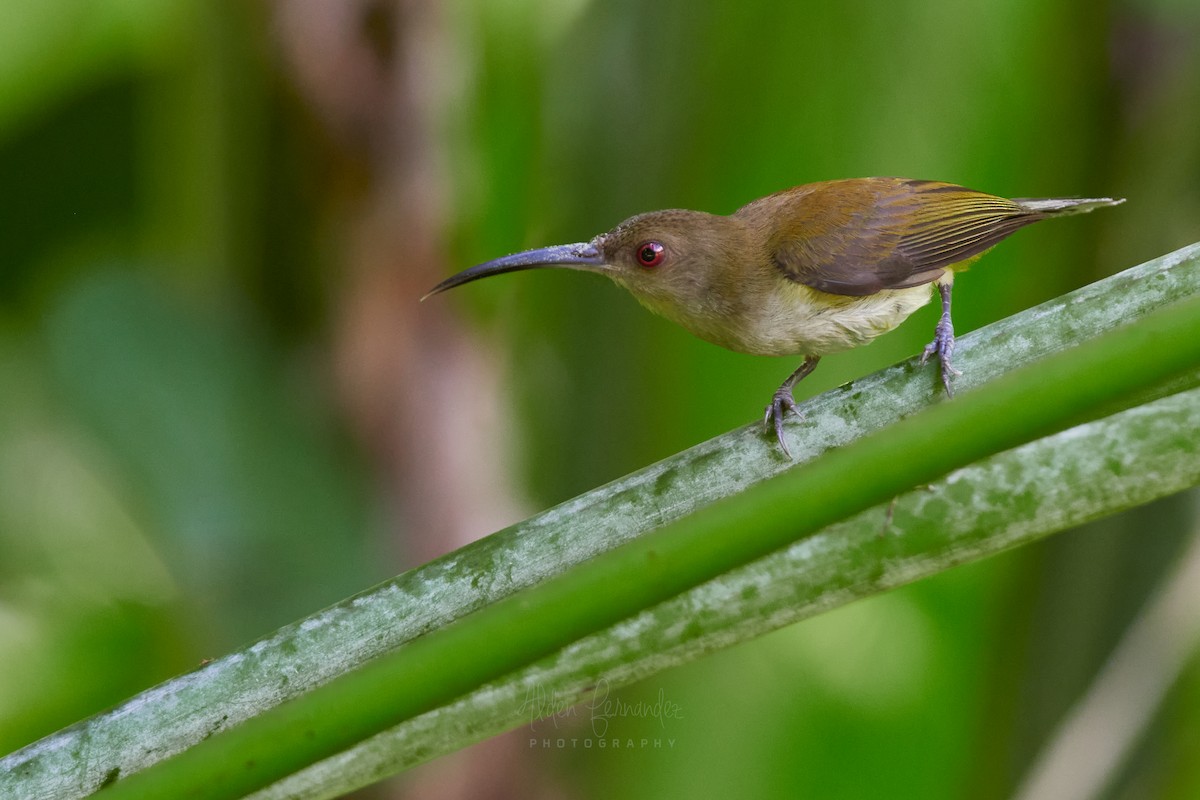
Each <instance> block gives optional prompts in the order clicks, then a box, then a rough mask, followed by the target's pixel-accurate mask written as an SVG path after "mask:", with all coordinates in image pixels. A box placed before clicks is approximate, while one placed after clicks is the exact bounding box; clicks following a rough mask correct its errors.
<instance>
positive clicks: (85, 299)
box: [0, 0, 1200, 798]
mask: <svg viewBox="0 0 1200 800" xmlns="http://www.w3.org/2000/svg"><path fill="white" fill-rule="evenodd" d="M864 175H902V176H907V177H915V178H931V179H940V180H948V181H955V182H959V183H963V184H966V185H968V186H972V187H974V188H978V189H982V190H986V191H991V192H995V193H997V194H1003V195H1009V196H1053V195H1093V196H1099V195H1116V196H1125V197H1128V198H1129V199H1130V202H1129V203H1127V204H1126V205H1125V206H1123V207H1121V208H1120V209H1116V210H1113V211H1104V212H1102V213H1097V214H1094V215H1090V216H1088V217H1086V218H1080V219H1076V220H1071V221H1069V222H1063V223H1056V224H1053V225H1046V226H1038V227H1036V228H1033V229H1031V230H1028V231H1023V232H1021V233H1020V234H1019V235H1018V236H1016V237H1014V239H1012V240H1011V241H1009V242H1006V243H1005V244H1004V245H1002V246H1001V247H1000V248H999V249H998V250H997V251H996V252H995V253H993V254H991V255H990V256H988V258H987V259H986V260H985V261H983V262H982V263H981V265H979V266H978V267H977V268H975V269H973V270H972V271H971V272H970V274H969V275H967V276H965V277H964V278H963V279H962V280H961V281H960V283H959V286H960V290H959V291H958V292H956V297H955V301H956V315H955V316H956V323H957V326H958V330H959V331H960V332H966V331H969V330H972V329H974V328H977V327H979V326H981V325H984V324H986V323H988V322H990V321H993V320H995V319H998V318H1001V317H1004V316H1007V315H1009V314H1012V313H1014V312H1016V311H1018V310H1020V309H1022V308H1025V307H1028V306H1030V305H1032V304H1035V303H1038V302H1041V301H1043V300H1046V299H1048V298H1051V297H1053V296H1055V295H1058V294H1061V293H1063V292H1065V291H1067V290H1070V289H1072V288H1074V287H1077V286H1079V285H1082V284H1085V283H1088V282H1091V281H1093V280H1095V279H1097V278H1100V277H1102V276H1104V275H1107V274H1110V273H1112V272H1115V271H1117V270H1120V269H1122V268H1124V267H1128V266H1132V265H1134V264H1136V263H1140V262H1142V261H1145V260H1147V259H1149V258H1151V257H1154V256H1157V255H1160V254H1162V253H1165V252H1167V251H1169V250H1172V249H1175V248H1177V247H1180V246H1182V245H1185V244H1188V243H1191V242H1193V241H1196V240H1200V5H1197V4H1196V3H1195V2H1192V0H1111V1H1110V2H1107V3H1096V2H1095V0H1061V1H1060V2H1054V3H1047V2H1044V0H983V1H982V2H977V3H962V2H955V0H896V1H895V2H889V3H866V2H848V3H841V4H836V3H819V2H795V3H786V4H784V3H764V2H751V1H750V0H747V1H746V2H741V3H725V2H717V0H688V2H681V1H679V0H668V1H667V2H660V3H653V4H648V3H639V2H634V1H633V0H613V1H610V2H604V3H600V2H587V0H492V2H486V1H485V0H456V1H452V2H445V3H437V2H419V1H418V0H408V2H394V3H387V2H368V1H367V0H353V1H351V2H323V0H276V2H258V3H242V2H237V0H209V1H208V2H203V1H202V0H175V1H174V2H168V1H167V0H45V2H40V3H28V2H18V0H0V247H2V249H0V753H4V752H8V751H10V750H13V749H16V748H17V747H20V746H22V745H24V744H26V743H28V742H31V741H33V740H35V739H37V738H39V737H41V736H43V735H46V734H48V733H51V732H53V731H54V730H55V729H57V728H59V727H61V726H63V725H66V724H69V723H71V722H73V721H75V720H77V719H80V718H82V717H85V716H87V715H90V714H92V713H95V712H97V711H99V710H102V709H104V708H105V707H107V706H109V705H111V704H113V703H116V702H118V701H120V700H122V699H124V698H125V697H127V696H129V695H131V694H133V693H135V692H136V691H138V690H140V689H142V688H145V687H147V686H149V685H151V684H153V683H156V682H158V681H161V680H163V679H165V678H167V677H169V676H171V675H173V674H175V673H177V672H180V671H185V670H187V669H190V668H192V667H194V666H195V665H196V664H198V663H199V662H200V661H201V660H202V659H204V658H211V657H216V656H219V655H221V654H223V653H224V652H226V651H228V650H229V649H231V648H233V647H236V646H238V645H240V644H244V643H246V642H249V641H252V640H253V639H254V638H255V637H257V636H260V635H262V634H265V633H267V632H269V631H270V630H272V629H273V628H274V627H276V626H278V625H281V624H284V623H286V622H289V621H292V620H294V619H296V618H298V617H300V616H303V615H305V614H307V613H310V612H312V611H315V610H316V609H318V608H320V607H322V606H324V605H327V604H329V603H331V602H334V601H336V600H338V599H340V598H341V597H343V596H345V595H348V594H351V593H353V592H355V591H357V590H360V589H362V588H365V587H367V586H369V585H370V584H372V583H374V582H376V581H378V580H381V579H383V578H386V577H388V576H390V575H392V574H394V573H396V572H399V571H400V570H402V569H404V568H407V567H409V566H413V565H415V564H417V563H420V562H422V561H424V560H426V559H428V558H430V557H433V556H435V555H437V554H440V553H442V552H446V551H448V550H449V549H452V548H453V547H456V546H458V545H460V544H462V543H463V542H465V541H467V540H468V539H470V538H472V537H476V536H479V535H483V534H485V533H487V532H489V531H490V530H492V529H494V528H497V527H499V526H501V525H503V524H506V523H508V522H511V521H514V520H516V519H519V518H520V517H522V516H524V515H525V514H527V513H529V512H531V511H534V510H537V509H540V508H543V507H546V506H548V505H551V504H553V503H556V502H559V501H562V500H565V499H567V498H569V497H571V496H573V495H575V494H577V493H579V492H581V491H584V490H586V489H588V488H591V487H593V486H596V485H599V484H601V483H603V482H606V481H609V480H612V479H614V478H616V477H618V476H620V475H622V474H624V473H626V472H629V471H631V470H633V469H636V468H638V467H640V466H643V465H645V464H647V463H649V462H651V461H654V460H657V459H659V458H662V457H665V456H667V455H669V454H671V453H673V452H675V451H677V450H679V449H682V448H685V447H687V446H690V445H692V444H695V443H697V442H699V441H701V440H703V439H706V438H709V437H711V436H714V435H717V434H719V433H722V432H724V431H725V430H728V429H730V428H732V427H735V426H738V425H742V424H745V423H746V422H748V421H750V420H752V419H754V418H755V417H756V416H757V415H758V411H759V409H760V408H761V407H762V405H763V404H764V402H765V400H766V398H767V397H768V396H769V393H770V392H771V391H772V390H773V389H774V387H775V386H776V385H778V383H779V381H780V380H782V379H783V377H784V376H786V375H787V374H788V372H790V371H791V370H792V369H793V367H794V366H795V364H794V363H793V361H794V360H787V359H784V360H776V359H765V358H754V357H749V356H742V355H735V354H732V353H727V352H725V351H722V350H719V349H718V348H715V347H713V346H711V345H708V344H705V343H703V342H700V341H698V340H695V339H692V338H690V337H689V336H688V335H687V334H686V333H684V332H683V331H682V330H679V329H676V328H675V327H673V326H671V325H670V324H669V323H666V322H664V321H662V320H659V319H657V318H654V317H651V316H650V315H648V314H646V313H645V312H644V311H643V310H642V309H640V308H639V307H638V306H637V305H636V304H635V303H634V302H633V301H632V300H631V299H630V298H628V297H627V296H625V295H624V294H623V293H622V292H621V290H619V289H617V288H616V287H614V286H612V285H610V284H608V283H607V282H605V281H604V280H603V279H599V278H595V277H594V276H580V275H576V274H566V273H561V274H559V273H527V274H521V275H517V276H511V277H508V278H505V279H497V280H495V281H488V282H485V283H481V284H477V285H473V286H472V287H471V288H469V289H464V290H461V291H460V292H456V293H454V294H452V295H447V296H444V297H439V298H437V299H436V300H431V301H429V302H426V303H424V304H422V305H418V303H417V298H418V297H419V296H420V295H421V294H422V293H423V291H424V290H426V289H427V288H428V287H429V286H431V285H432V284H433V283H435V282H436V281H437V280H439V279H440V278H441V277H443V276H444V275H446V274H448V273H450V272H452V271H455V270H457V269H460V268H463V267H465V266H468V265H470V264H472V263H475V262H477V261H480V260H483V259H486V258H490V257H493V256H496V255H500V254H503V253H506V252H511V251H514V250H518V249H523V248H526V247H533V246H539V245H544V244H552V243H560V242H574V241H580V240H584V239H587V238H590V237H591V236H593V235H594V234H596V233H599V232H601V231H603V230H606V229H608V228H610V227H611V226H612V225H614V224H615V223H617V222H618V221H620V220H621V219H623V218H625V217H627V216H629V215H631V214H634V213H637V212H641V211H646V210H651V209H656V208H664V207H683V208H698V209H704V210H708V211H714V212H722V213H727V212H730V211H732V210H734V209H736V208H737V207H739V206H740V205H742V204H743V203H745V202H747V201H749V200H751V199H754V198H756V197H759V196H761V195H764V194H768V193H770V192H773V191H776V190H779V189H783V188H786V187H789V186H793V185H797V184H801V183H805V182H809V181H815V180H825V179H832V178H841V177H855V176H864ZM935 320H936V312H935V310H934V309H933V308H932V307H929V308H926V309H924V310H923V311H922V312H919V313H918V314H917V315H915V317H914V319H913V320H912V321H910V322H909V323H908V324H906V325H905V326H903V328H901V329H900V330H899V331H898V332H896V333H894V334H893V335H891V336H888V337H885V338H883V339H882V340H880V341H878V342H877V343H875V344H873V345H872V346H871V347H869V348H865V349H862V350H860V351H857V352H854V353H849V354H844V355H840V356H835V357H831V358H828V359H826V360H825V361H824V362H823V363H822V365H821V369H820V370H818V371H817V372H816V373H815V374H814V376H813V377H812V378H810V379H808V380H806V381H805V382H804V383H803V384H802V385H801V388H800V390H799V391H798V392H797V395H798V397H800V398H803V397H805V396H808V395H811V394H816V393H819V392H821V391H823V390H825V389H828V388H830V387H832V386H835V385H837V384H839V383H842V382H844V381H846V380H848V379H851V378H853V377H856V376H859V375H862V374H865V373H868V372H871V371H873V370H875V369H878V368H880V367H883V366H885V365H887V364H890V363H892V362H894V361H897V360H899V359H902V358H905V357H908V356H911V355H913V354H914V353H916V352H917V351H918V350H919V349H920V347H921V346H922V345H923V344H924V343H925V342H926V341H927V340H928V339H929V338H930V336H931V335H932V330H933V325H934V322H935ZM1181 433H1182V434H1183V435H1188V434H1187V433H1186V432H1181ZM931 435H933V434H932V433H931ZM1195 520H1196V514H1195V510H1194V504H1193V502H1192V501H1191V499H1190V498H1173V499H1171V500H1168V501H1164V502H1162V503H1159V504H1156V505H1155V506H1153V507H1150V508H1146V509H1140V510H1138V511H1136V512H1132V513H1129V514H1126V515H1123V516H1121V517H1118V518H1115V519H1111V520H1106V521H1104V522H1102V523H1100V524H1097V525H1093V526H1090V527H1089V528H1087V529H1085V530H1080V531H1073V532H1069V533H1065V534H1063V535H1060V536H1057V537H1054V538H1053V539H1051V540H1049V541H1047V542H1046V543H1044V544H1043V545H1041V546H1038V547H1028V548H1024V549H1022V550H1020V551H1018V552H1014V553H1011V554H1008V555H1005V556H1003V557H999V558H994V559H991V560H990V561H987V562H985V563H981V564H976V565H972V566H970V567H966V568H960V569H957V570H954V571H951V572H950V573H947V574H944V575H942V576H939V577H938V578H936V579H932V580H927V581H924V582H921V583H920V584H917V585H914V586H910V587H908V588H906V589H904V590H901V591H897V592H893V593H891V594H889V595H887V596H884V597H880V598H876V599H873V600H871V601H867V602H861V603H858V604H855V605H853V606H850V607H848V608H845V609H842V610H839V611H837V612H834V613H831V614H828V615H826V616H824V617H822V618H819V619H815V620H812V621H810V622H807V623H804V624H801V625H797V626H793V627H792V628H788V629H785V630H782V631H780V632H778V633H776V634H773V635H771V636H768V637H765V638H764V639H763V640H760V641H758V642H755V643H753V644H751V645H747V646H742V647H738V648H736V649H734V650H731V651H726V652H722V653H719V654H716V655H714V656H712V657H710V658H708V659H706V660H704V661H702V662H700V663H697V664H694V665H691V666H689V667H687V668H683V669H679V670H675V671H673V672H670V673H667V674H663V675H660V676H657V677H655V678H652V679H650V680H648V681H647V682H646V683H645V684H644V685H641V686H638V687H631V688H629V689H623V690H619V691H618V692H617V695H618V696H619V697H620V698H621V699H622V700H624V701H626V702H629V703H634V702H637V701H638V700H640V699H654V698H657V697H658V696H659V695H660V693H661V694H662V695H663V696H665V697H666V698H668V699H669V700H670V701H671V702H673V703H675V704H677V705H678V706H679V708H680V716H679V718H672V719H669V720H665V721H664V723H665V724H664V726H663V727H659V726H658V723H657V722H655V721H654V720H648V721H647V720H634V719H619V720H615V721H614V723H613V724H614V726H617V727H615V728H614V731H613V733H614V734H618V735H620V736H622V737H624V736H628V737H629V738H632V739H634V740H638V741H640V739H641V738H644V737H650V738H664V737H669V738H671V739H673V740H674V742H675V743H674V745H673V746H672V747H662V748H654V747H652V746H649V747H641V746H637V747H634V748H632V749H630V748H624V749H621V750H619V751H615V750H606V751H597V750H586V751H585V750H583V749H571V748H569V747H568V748H559V747H556V746H550V747H545V746H542V745H541V744H538V745H536V746H530V742H529V739H530V736H529V732H528V731H522V732H518V733H516V734H513V735H511V736H509V737H501V739H500V740H495V741H493V742H490V743H485V744H483V745H480V746H477V747H475V748H472V749H469V750H467V751H465V752H464V753H460V754H457V755H455V756H451V757H448V758H446V759H442V760H440V761H439V762H435V763H433V764H431V765H429V766H428V767H426V768H422V769H421V770H417V771H414V773H412V774H410V775H407V776H404V777H402V778H401V779H399V780H398V781H396V782H395V783H393V784H391V785H389V786H384V787H375V788H374V789H371V790H368V791H367V792H365V793H364V794H365V795H366V796H371V797H391V796H412V797H460V796H461V797H472V796H480V794H481V791H482V789H481V787H482V786H488V787H491V790H492V791H493V792H494V794H491V795H489V796H493V797H580V798H591V797H597V798H599V797H609V796H614V795H616V794H620V795H621V796H624V797H645V798H652V797H662V796H688V797H693V796H696V797H699V796H721V797H755V798H771V797H796V796H800V797H820V798H857V797H879V796H887V797H892V798H905V797H911V798H957V797H971V798H1001V797H1007V796H1009V795H1011V793H1012V792H1013V791H1014V789H1015V787H1016V786H1017V785H1018V783H1019V781H1020V779H1021V778H1022V776H1023V775H1024V774H1025V773H1026V771H1027V770H1028V768H1029V765H1030V763H1031V761H1032V759H1033V758H1034V757H1035V756H1036V755H1037V753H1038V752H1039V751H1040V750H1041V749H1042V748H1043V747H1044V746H1045V745H1046V743H1047V742H1048V741H1049V740H1050V739H1051V737H1052V735H1053V732H1054V729H1055V726H1056V725H1057V723H1058V722H1059V720H1060V719H1061V718H1062V716H1063V714H1064V713H1065V711H1066V710H1067V709H1068V708H1069V707H1070V706H1071V704H1072V703H1073V702H1074V701H1075V700H1076V699H1077V698H1079V697H1080V696H1081V694H1082V693H1083V692H1085V691H1086V689H1087V686H1088V684H1089V682H1090V681H1091V679H1092V677H1093V676H1094V675H1095V674H1096V672H1097V670H1098V669H1099V668H1100V666H1101V665H1102V664H1103V662H1104V660H1105V658H1106V656H1107V654H1108V653H1109V651H1110V650H1111V648H1112V646H1113V645H1114V643H1115V642H1117V641H1118V640H1119V639H1120V637H1121V635H1122V632H1123V631H1124V630H1125V628H1126V626H1127V625H1128V624H1129V622H1130V621H1131V620H1132V619H1134V618H1135V617H1136V615H1137V614H1138V611H1139V609H1140V608H1141V607H1142V605H1143V603H1144V602H1145V600H1146V598H1147V596H1149V594H1150V593H1151V592H1152V591H1153V589H1154V587H1155V586H1156V585H1157V584H1158V583H1159V581H1160V580H1161V577H1162V575H1163V574H1164V572H1165V570H1166V569H1167V568H1168V567H1169V565H1170V564H1171V562H1172V559H1173V558H1174V556H1175V555H1176V554H1177V553H1178V552H1179V551H1180V548H1181V547H1182V546H1183V544H1184V543H1185V542H1186V540H1187V538H1188V536H1189V534H1190V533H1191V532H1192V531H1193V530H1194V529H1195V528H1196V521H1195ZM539 730H542V729H541V728H539ZM1197 746H1200V670H1197V669H1195V668H1194V666H1193V667H1192V668H1189V669H1188V670H1187V671H1186V672H1185V674H1184V676H1183V678H1182V679H1181V680H1180V681H1179V682H1178V683H1177V684H1176V685H1175V686H1174V688H1173V689H1172V691H1171V694H1170V695H1169V696H1168V697H1167V699H1166V702H1165V704H1164V706H1163V708H1162V710H1160V711H1159V712H1158V713H1157V714H1156V715H1155V716H1154V722H1153V725H1152V728H1151V730H1150V732H1149V733H1148V734H1147V736H1145V737H1144V738H1143V739H1142V740H1141V741H1140V743H1139V744H1138V746H1137V747H1136V749H1135V750H1134V751H1133V752H1132V753H1131V755H1130V758H1129V760H1128V761H1127V762H1126V763H1125V764H1124V766H1123V767H1122V768H1121V769H1120V770H1119V771H1118V773H1117V778H1116V779H1115V780H1113V781H1112V782H1110V783H1109V785H1108V786H1107V788H1106V789H1105V791H1104V794H1103V796H1105V797H1114V798H1118V797H1164V798H1193V797H1197V796H1200V767H1198V766H1197V765H1198V764H1200V762H1198V761H1197V760H1196V759H1195V757H1194V754H1195V752H1196V748H1197Z"/></svg>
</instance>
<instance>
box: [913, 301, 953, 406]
mask: <svg viewBox="0 0 1200 800" xmlns="http://www.w3.org/2000/svg"><path fill="white" fill-rule="evenodd" d="M953 353H954V323H952V322H951V321H950V317H948V316H945V315H943V316H942V318H941V319H940V320H939V321H938V324H937V328H936V329H935V330H934V335H933V341H932V342H930V343H929V344H927V345H925V351H924V352H923V353H921V364H922V366H923V365H924V364H925V363H926V362H927V361H929V358H930V357H931V356H933V355H936V356H937V357H938V361H939V362H940V367H941V373H942V385H943V386H945V387H946V395H947V396H948V397H952V396H953V395H954V390H953V389H952V388H951V386H950V379H951V377H953V376H956V375H962V372H960V371H958V370H956V369H955V368H954V365H953V364H951V363H950V356H951V355H952V354H953Z"/></svg>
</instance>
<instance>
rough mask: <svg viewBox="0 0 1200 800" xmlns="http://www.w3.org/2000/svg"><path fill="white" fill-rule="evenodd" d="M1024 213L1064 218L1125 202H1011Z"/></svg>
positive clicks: (1108, 199) (1103, 199)
mask: <svg viewBox="0 0 1200 800" xmlns="http://www.w3.org/2000/svg"><path fill="white" fill-rule="evenodd" d="M1013 202H1014V203H1016V204H1017V205H1019V206H1020V207H1021V208H1023V209H1025V210H1026V211H1030V212H1032V213H1035V214H1050V215H1053V216H1066V215H1068V214H1086V213H1087V212H1089V211H1091V210H1092V209H1096V208H1104V207H1105V206H1119V205H1121V203H1124V202H1125V198H1124V197H1089V198H1079V197H1049V198H1040V199H1039V198H1029V197H1024V198H1019V199H1015V200H1013Z"/></svg>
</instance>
